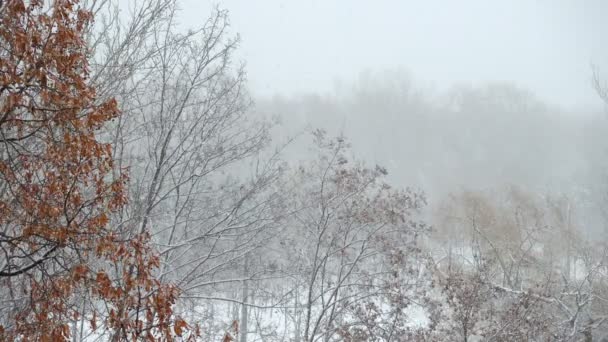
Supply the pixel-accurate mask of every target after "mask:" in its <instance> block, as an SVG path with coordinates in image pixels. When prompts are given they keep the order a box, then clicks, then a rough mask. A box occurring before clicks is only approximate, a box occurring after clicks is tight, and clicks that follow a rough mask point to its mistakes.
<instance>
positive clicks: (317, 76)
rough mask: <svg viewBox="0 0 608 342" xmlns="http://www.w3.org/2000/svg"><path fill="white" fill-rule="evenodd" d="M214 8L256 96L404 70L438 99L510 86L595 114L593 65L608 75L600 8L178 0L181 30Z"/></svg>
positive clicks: (606, 29)
mask: <svg viewBox="0 0 608 342" xmlns="http://www.w3.org/2000/svg"><path fill="white" fill-rule="evenodd" d="M214 3H219V4H220V6H222V7H223V8H226V9H228V10H229V11H230V15H231V22H232V28H233V31H234V32H238V33H240V34H241V37H242V45H241V49H240V52H239V56H238V57H239V58H241V59H242V60H244V61H245V62H246V63H247V70H248V74H249V80H250V85H251V88H252V91H253V93H254V94H258V95H272V94H275V93H281V94H291V93H294V92H299V91H307V92H310V91H316V92H323V91H327V90H331V89H333V87H334V85H335V81H336V80H337V79H342V80H354V79H356V78H357V76H358V75H359V73H360V72H362V71H364V70H372V71H376V70H377V71H382V70H386V69H396V68H397V69H398V68H403V69H406V70H408V71H410V72H411V73H412V75H413V76H414V78H415V79H417V80H419V81H421V82H422V83H423V84H425V85H431V86H433V87H436V88H438V89H442V88H445V87H447V86H450V85H452V84H453V83H455V82H466V83H477V82H481V81H487V80H499V81H514V82H515V83H516V84H518V85H520V86H524V87H526V88H529V89H530V90H532V91H533V92H535V93H536V94H537V95H539V96H540V97H541V98H543V99H546V100H548V101H551V102H553V103H558V104H561V105H564V106H579V105H592V106H599V102H598V101H597V98H596V96H595V94H594V93H593V91H592V89H591V88H590V85H589V78H590V63H592V62H593V63H596V64H599V65H600V66H603V67H604V69H606V71H608V44H606V36H607V34H608V20H607V18H608V1H603V0H588V1H585V0H580V1H576V0H560V1H550V0H543V1H532V0H509V1H488V0H485V1H484V0H461V1H448V0H444V1H438V0H431V1H428V0H425V1H422V0H418V1H413V0H392V1H391V0H374V1H371V0H366V1H365V0H341V1H338V0H310V1H306V0H292V1H280V0H253V1H252V0H224V1H220V2H211V1H206V0H205V1H202V0H182V9H183V12H182V22H183V24H184V25H186V26H188V27H194V26H197V25H198V24H200V23H201V21H203V20H204V19H205V18H206V17H207V16H208V14H209V10H210V8H211V7H212V5H213V4H214Z"/></svg>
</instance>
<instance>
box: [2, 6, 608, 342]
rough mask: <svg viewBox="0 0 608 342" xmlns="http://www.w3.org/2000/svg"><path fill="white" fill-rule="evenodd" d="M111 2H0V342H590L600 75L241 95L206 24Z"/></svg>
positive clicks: (597, 285)
mask: <svg viewBox="0 0 608 342" xmlns="http://www.w3.org/2000/svg"><path fill="white" fill-rule="evenodd" d="M128 3H129V4H128V6H127V7H122V6H124V5H125V2H122V1H118V0H80V1H78V0H45V1H33V0H32V1H21V0H5V1H2V0H0V146H1V147H0V156H1V159H0V340H2V341H5V340H6V341H223V342H229V341H235V342H237V341H238V342H255V341H265V342H279V341H285V342H286V341H293V342H305V341H306V342H315V341H323V342H330V341H352V342H356V341H378V342H380V341H387V342H388V341H465V342H466V341H585V342H591V341H608V139H607V138H606V136H607V135H606V132H608V111H607V109H608V61H598V64H597V65H596V64H593V65H591V66H590V67H589V68H588V70H586V71H585V72H586V73H587V76H588V78H589V84H588V92H589V93H592V94H594V95H593V96H594V97H595V98H596V100H597V104H598V106H597V108H596V109H593V108H591V109H590V107H589V106H583V105H581V106H580V107H576V106H574V107H572V106H571V107H567V108H566V107H565V106H562V105H560V104H558V103H551V102H550V101H548V100H545V99H543V98H541V97H540V96H538V95H536V93H535V91H534V89H527V88H526V87H524V86H521V85H519V84H518V83H516V82H515V81H513V82H511V81H500V82H499V81H487V82H476V83H473V82H471V83H464V82H460V83H454V84H447V85H443V86H442V87H441V88H435V87H431V86H429V85H428V84H427V83H426V81H425V78H424V77H425V75H423V74H417V73H416V70H411V71H408V70H406V69H402V68H392V69H383V68H378V69H370V70H367V71H365V70H357V71H353V76H352V78H350V79H345V80H342V81H341V82H339V83H336V85H335V86H334V87H333V88H332V90H319V91H313V92H306V91H298V92H294V93H291V94H277V95H274V96H272V95H259V94H257V95H254V94H256V92H255V89H251V86H250V84H249V82H248V79H247V65H246V64H245V63H246V62H247V61H246V60H245V61H242V60H240V58H239V57H237V56H238V51H239V48H240V44H241V39H240V37H239V35H238V32H235V31H234V30H233V29H232V27H231V25H230V22H231V21H230V13H229V12H228V11H227V10H225V9H223V8H222V7H212V8H211V10H210V9H209V8H206V10H205V11H204V12H203V14H204V15H205V17H204V19H201V20H200V25H199V26H198V27H195V28H192V29H189V30H185V29H182V28H181V26H180V25H179V23H180V16H182V14H183V12H185V11H188V8H184V7H183V6H180V3H179V2H178V1H177V0H139V1H129V2H128ZM180 8H181V9H180ZM602 63H604V64H602ZM294 82H297V80H294Z"/></svg>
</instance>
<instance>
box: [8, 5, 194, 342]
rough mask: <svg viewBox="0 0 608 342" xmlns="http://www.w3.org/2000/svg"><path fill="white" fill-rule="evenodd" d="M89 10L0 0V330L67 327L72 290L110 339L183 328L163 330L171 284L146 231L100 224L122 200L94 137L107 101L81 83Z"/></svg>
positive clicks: (120, 185)
mask: <svg viewBox="0 0 608 342" xmlns="http://www.w3.org/2000/svg"><path fill="white" fill-rule="evenodd" d="M91 21H92V13H91V12H89V11H86V10H83V9H82V8H81V7H80V5H79V1H78V0H55V1H41V0H33V1H28V2H24V1H21V0H9V1H0V144H1V148H0V250H1V254H0V282H2V290H1V291H0V298H1V301H2V303H3V305H2V307H0V312H1V314H0V316H1V317H2V318H0V338H1V339H3V340H10V339H24V340H30V339H31V340H43V341H44V340H48V341H51V340H52V341H57V340H64V339H67V338H69V336H70V329H69V323H70V321H72V320H74V319H76V318H77V316H78V312H79V311H78V310H77V309H76V305H75V302H76V299H77V298H79V296H81V295H82V294H88V295H90V296H91V297H92V298H93V300H92V301H90V302H89V305H90V306H91V310H89V311H88V312H89V313H90V314H91V316H90V317H88V319H89V320H90V326H91V327H92V328H93V329H95V327H96V325H97V324H98V323H99V322H101V323H105V324H106V326H107V328H108V329H110V330H111V331H113V332H114V334H113V336H114V340H127V339H128V340H133V339H137V338H143V337H144V336H147V337H154V338H160V337H161V336H165V337H167V336H170V335H174V334H178V335H180V334H181V333H182V332H183V331H182V330H183V328H185V323H184V322H183V321H181V320H178V321H177V324H176V325H175V326H173V329H172V330H170V327H171V319H172V311H171V310H172V309H171V305H172V303H173V302H174V301H175V297H176V296H177V290H175V288H174V287H172V286H164V285H161V284H160V282H159V281H157V280H156V279H154V277H153V269H154V268H156V267H158V265H159V259H158V257H157V256H156V255H155V254H154V253H153V252H152V250H151V249H150V248H149V247H148V245H147V241H148V239H149V234H147V233H146V232H145V231H144V232H142V233H141V234H138V235H137V236H133V237H132V239H128V240H126V239H123V237H122V236H121V234H120V231H119V230H118V229H115V228H114V227H112V226H111V225H109V224H108V223H109V216H110V215H111V214H112V213H113V212H116V211H118V210H120V208H121V207H123V206H124V204H125V203H126V192H125V189H126V182H127V177H126V173H123V172H119V173H114V172H113V171H115V166H114V160H113V158H112V147H111V145H109V144H105V143H102V142H101V141H99V139H98V132H99V129H100V128H102V127H103V126H104V125H105V124H106V123H108V122H109V121H111V120H113V119H115V118H116V117H118V116H119V111H118V109H117V103H116V101H115V100H114V99H113V98H108V99H107V100H104V101H98V100H97V96H96V89H95V88H94V87H93V86H91V85H90V83H89V66H88V60H87V54H88V49H87V46H86V42H85V39H84V36H85V34H86V32H87V30H88V29H89V27H90V23H91ZM116 175H118V176H116ZM110 269H113V270H114V269H120V270H122V271H121V272H120V273H119V276H118V277H111V276H109V274H110V272H109V270H110ZM95 304H97V305H95ZM99 304H105V305H99ZM101 306H103V307H104V308H105V309H104V310H105V311H106V313H107V315H106V316H103V319H100V320H99V322H98V319H97V318H98V317H99V316H98V315H97V309H96V308H97V307H101Z"/></svg>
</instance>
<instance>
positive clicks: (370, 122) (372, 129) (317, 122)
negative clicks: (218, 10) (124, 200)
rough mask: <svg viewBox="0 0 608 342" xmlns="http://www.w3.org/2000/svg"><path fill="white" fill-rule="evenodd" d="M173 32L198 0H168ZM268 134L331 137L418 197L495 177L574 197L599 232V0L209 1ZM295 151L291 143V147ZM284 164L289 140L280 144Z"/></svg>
mask: <svg viewBox="0 0 608 342" xmlns="http://www.w3.org/2000/svg"><path fill="white" fill-rule="evenodd" d="M182 4H183V5H182V7H183V8H185V9H187V10H185V11H183V13H182V14H183V20H182V22H181V25H183V26H184V27H185V28H188V27H191V26H196V25H197V24H199V23H200V21H201V20H203V19H204V18H206V17H207V13H208V12H209V6H210V3H207V2H205V3H200V2H198V1H193V0H187V1H184V2H183V3H182ZM216 4H219V6H221V7H222V8H225V9H227V10H229V12H230V16H231V30H232V31H233V32H234V33H238V34H239V35H240V37H241V39H242V41H241V47H240V49H239V50H238V51H237V53H236V56H237V58H240V59H241V60H243V61H246V68H247V73H248V83H249V85H250V89H249V90H250V92H251V94H252V97H253V98H254V101H255V103H256V105H255V107H254V110H255V111H256V112H258V113H260V114H262V115H267V116H269V117H273V118H279V122H280V125H279V126H278V127H275V134H274V135H275V141H276V140H279V141H281V139H282V138H284V137H288V136H293V135H295V134H297V133H299V132H301V131H302V130H303V129H305V128H306V127H311V128H319V127H320V128H324V129H327V130H328V131H329V133H331V134H344V135H346V137H347V138H349V140H350V141H351V142H352V143H353V146H354V148H355V151H356V153H357V154H358V156H359V157H362V158H364V159H365V160H367V161H370V162H375V163H379V164H380V165H383V166H385V167H387V169H388V171H389V175H390V178H391V179H392V180H393V181H394V182H395V184H396V185H398V186H410V185H411V186H416V187H420V188H421V189H423V190H424V191H425V192H426V193H427V195H428V196H429V202H430V203H431V204H433V201H434V200H436V199H437V198H441V197H443V196H444V195H445V194H447V193H449V192H452V191H459V190H462V189H465V188H466V189H488V188H495V187H500V186H501V185H504V184H509V185H517V186H522V187H524V188H526V189H528V190H532V191H535V192H537V193H539V194H547V193H551V194H552V195H555V194H562V195H567V196H570V197H572V198H576V200H577V201H578V202H579V207H581V208H580V211H581V212H582V213H584V214H582V215H581V216H582V218H581V220H583V221H585V222H586V223H585V224H584V225H585V226H586V230H587V231H589V232H594V233H595V232H602V231H604V229H603V224H602V223H601V222H602V221H603V219H602V217H603V214H602V212H603V210H601V208H603V200H604V199H605V189H604V188H603V187H598V186H597V184H605V183H606V182H605V181H604V179H605V178H606V175H605V173H604V171H603V170H604V167H603V166H605V165H604V160H607V158H606V157H608V155H607V153H606V151H607V150H606V148H605V146H606V143H605V140H606V139H604V138H603V136H604V134H603V132H605V131H606V128H607V127H608V126H607V122H606V117H605V108H603V105H602V101H601V100H600V99H599V97H598V96H597V94H596V93H595V91H594V90H593V88H592V86H591V74H592V68H591V66H592V65H597V66H599V67H600V68H601V67H602V66H605V62H606V61H608V48H607V47H606V46H605V45H604V44H601V41H602V40H601V38H600V37H601V34H602V33H605V32H608V23H607V22H606V21H605V20H604V16H605V14H606V13H608V4H606V2H604V1H599V0H597V1H585V2H584V4H583V3H581V2H577V1H510V2H504V3H498V2H487V1H462V2H449V1H425V2H418V1H374V2H370V1H297V2H296V1H275V0H272V1H222V2H219V3H216ZM299 151H302V150H301V149H300V150H299ZM291 155H292V156H293V158H294V159H297V158H298V157H297V155H298V149H297V148H295V149H294V152H292V153H291Z"/></svg>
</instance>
